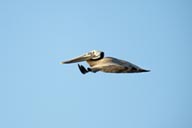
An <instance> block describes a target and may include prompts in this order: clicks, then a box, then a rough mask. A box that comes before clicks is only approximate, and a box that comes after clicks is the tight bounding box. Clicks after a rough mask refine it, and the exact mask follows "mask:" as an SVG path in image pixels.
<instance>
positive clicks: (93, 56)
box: [61, 50, 150, 74]
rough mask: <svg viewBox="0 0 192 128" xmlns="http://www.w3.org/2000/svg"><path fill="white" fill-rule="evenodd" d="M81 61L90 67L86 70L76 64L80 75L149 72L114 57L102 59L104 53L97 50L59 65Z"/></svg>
mask: <svg viewBox="0 0 192 128" xmlns="http://www.w3.org/2000/svg"><path fill="white" fill-rule="evenodd" d="M81 61H87V63H88V64H89V66H90V67H88V68H87V69H86V68H85V67H84V66H83V65H79V64H78V68H79V70H80V71H81V73H82V74H86V73H88V72H93V73H96V72H98V71H103V72H106V73H139V72H149V71H150V70H145V69H142V68H140V67H138V66H136V65H134V64H132V63H130V62H128V61H125V60H120V59H117V58H114V57H104V52H103V51H98V50H93V51H90V52H88V53H86V54H84V55H82V56H79V57H76V58H73V59H71V60H67V61H63V62H61V64H70V63H76V62H81Z"/></svg>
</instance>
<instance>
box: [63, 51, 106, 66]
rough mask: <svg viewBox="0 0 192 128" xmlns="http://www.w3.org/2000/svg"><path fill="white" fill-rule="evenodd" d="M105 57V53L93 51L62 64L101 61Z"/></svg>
mask: <svg viewBox="0 0 192 128" xmlns="http://www.w3.org/2000/svg"><path fill="white" fill-rule="evenodd" d="M103 57H104V52H102V51H98V50H92V51H90V52H88V53H86V54H84V55H82V56H79V57H76V58H73V59H71V60H67V61H63V62H61V64H69V63H76V62H81V61H87V60H93V61H94V60H95V61H96V60H100V59H102V58H103Z"/></svg>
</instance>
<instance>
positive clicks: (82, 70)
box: [78, 64, 90, 74]
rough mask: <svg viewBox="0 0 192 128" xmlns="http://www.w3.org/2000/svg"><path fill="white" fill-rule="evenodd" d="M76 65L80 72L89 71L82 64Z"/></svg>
mask: <svg viewBox="0 0 192 128" xmlns="http://www.w3.org/2000/svg"><path fill="white" fill-rule="evenodd" d="M78 67H79V70H80V71H81V73H82V74H86V73H88V72H89V71H90V70H89V69H88V70H87V69H86V68H85V67H84V66H83V65H79V64H78Z"/></svg>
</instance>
